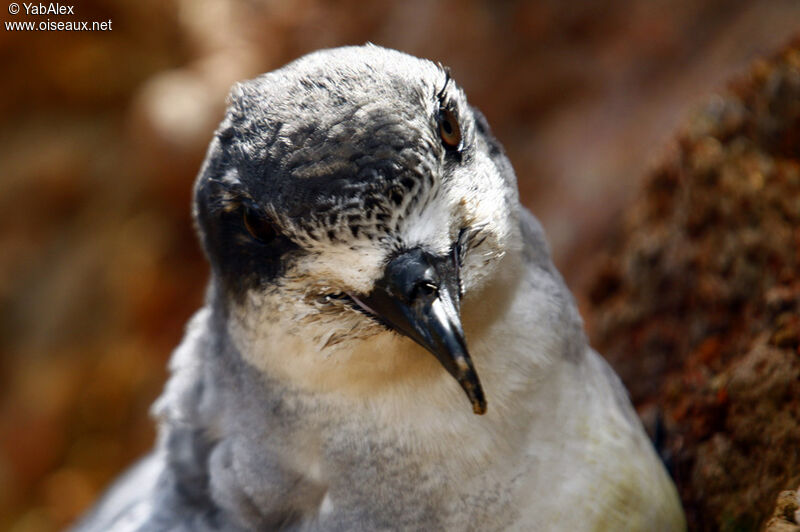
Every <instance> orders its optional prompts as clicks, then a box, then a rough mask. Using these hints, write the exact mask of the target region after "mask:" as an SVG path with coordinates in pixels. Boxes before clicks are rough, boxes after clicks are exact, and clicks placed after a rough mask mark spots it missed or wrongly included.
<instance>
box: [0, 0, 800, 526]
mask: <svg viewBox="0 0 800 532" xmlns="http://www.w3.org/2000/svg"><path fill="white" fill-rule="evenodd" d="M0 7H1V8H2V9H0V19H2V21H3V23H5V22H7V21H12V20H14V21H23V20H31V21H34V22H35V23H38V22H40V21H41V20H43V19H46V18H50V19H51V20H82V21H106V20H111V21H112V26H111V28H112V29H111V31H105V32H100V31H98V32H13V31H8V30H6V29H5V27H3V28H0V62H2V63H0V64H2V66H3V78H2V81H0V529H2V530H12V531H14V532H26V531H40V530H41V531H50V530H57V529H60V528H63V527H64V526H66V525H67V524H69V523H70V522H71V521H72V520H73V519H74V518H75V517H76V516H77V515H78V514H79V513H80V512H81V511H83V510H84V509H85V508H86V507H87V506H88V505H89V504H90V503H91V501H92V500H93V499H94V498H95V497H96V496H97V494H98V493H99V492H100V491H101V490H102V489H103V487H104V486H105V485H106V483H107V482H108V481H109V479H111V478H112V477H113V476H114V475H116V474H117V473H118V472H119V471H120V470H121V469H122V468H124V467H125V466H126V465H127V464H129V463H130V462H131V461H133V460H135V458H136V457H137V456H139V455H141V454H142V453H143V452H144V451H145V450H146V449H148V448H149V447H150V446H151V444H152V442H153V438H154V430H153V427H152V424H151V422H150V420H149V418H148V414H147V410H148V407H149V405H150V403H151V402H152V401H153V400H154V399H155V397H156V396H157V394H158V393H159V391H160V389H161V386H162V384H163V381H164V379H165V376H166V372H165V363H166V360H167V358H168V356H169V353H170V351H171V349H172V348H173V347H174V346H175V345H176V343H177V342H178V341H179V339H180V336H181V333H182V328H183V324H184V323H185V321H186V319H187V318H188V317H189V316H190V314H191V313H192V311H193V310H194V309H196V308H197V307H198V306H199V305H200V304H201V302H202V298H203V285H204V282H205V279H206V275H207V268H206V265H205V263H204V261H203V259H202V256H201V253H200V251H199V247H198V245H197V244H196V242H195V238H194V235H193V230H192V227H191V219H190V214H189V198H190V190H191V184H192V181H193V179H194V176H195V174H196V172H197V170H198V167H199V164H200V162H201V160H202V157H203V154H204V151H205V147H206V145H207V143H208V141H209V139H210V137H211V134H212V131H213V129H214V127H215V126H216V123H217V122H218V121H219V119H220V118H221V116H222V112H223V109H224V98H225V94H226V92H227V90H228V88H229V86H230V84H231V83H232V82H234V81H236V80H239V79H243V78H248V77H252V76H255V75H257V74H258V73H261V72H263V71H267V70H271V69H273V68H276V67H278V66H281V65H282V64H284V63H286V62H287V61H289V60H291V59H293V58H295V57H297V56H299V55H302V54H303V53H305V52H308V51H311V50H315V49H318V48H322V47H330V46H338V45H343V44H361V43H363V42H366V41H371V42H374V43H377V44H381V45H384V46H389V47H394V48H398V49H401V50H404V51H407V52H409V53H412V54H414V55H419V56H423V57H429V58H431V59H434V60H437V61H440V62H442V63H444V64H446V65H449V66H450V67H452V71H453V73H454V76H455V78H456V79H457V80H458V81H459V82H460V84H461V85H462V86H464V87H465V89H466V91H467V93H468V95H469V96H470V99H471V102H472V103H473V104H475V105H477V106H478V107H480V108H481V109H482V110H483V111H484V113H485V114H486V115H487V117H488V119H489V121H490V123H491V124H492V125H493V128H494V130H495V133H496V134H497V135H498V136H499V138H500V139H501V140H502V142H503V143H504V144H505V146H506V148H507V150H508V153H509V156H510V158H511V160H512V162H513V163H514V165H515V168H516V170H517V173H518V177H519V182H520V188H521V192H522V196H523V200H524V202H525V204H526V205H528V206H529V207H530V208H531V209H532V210H533V211H534V212H535V213H536V214H537V215H538V216H539V217H540V219H542V221H543V223H544V225H545V228H546V229H547V231H548V233H549V235H550V239H551V242H552V244H553V248H554V252H555V256H556V261H557V263H558V266H559V267H560V269H561V270H562V271H563V272H564V273H565V275H566V277H567V280H568V282H569V283H570V285H571V286H573V288H574V289H575V290H576V295H577V296H578V299H579V302H580V304H581V307H582V310H583V312H584V315H585V317H586V319H587V323H588V324H589V325H590V331H591V334H592V338H593V342H594V343H595V344H596V345H598V346H599V347H600V348H601V349H602V350H603V352H604V353H606V354H607V355H608V357H609V358H610V359H611V361H612V362H613V363H614V364H615V366H616V367H617V369H618V371H620V373H621V375H622V376H623V378H624V379H625V380H626V384H628V386H629V387H630V388H631V391H632V394H633V397H634V399H635V400H636V401H637V405H638V407H639V409H640V412H641V413H642V415H643V416H644V417H645V420H646V421H647V422H648V425H649V426H650V427H651V428H652V429H653V430H654V433H655V436H656V438H657V440H658V441H659V443H660V445H661V446H662V448H663V449H664V451H665V454H667V455H668V458H669V461H670V463H671V467H672V470H673V473H674V474H675V476H676V478H677V481H678V484H679V487H680V491H681V494H682V496H683V498H684V501H685V504H686V506H687V510H688V512H689V516H690V520H691V523H692V525H693V528H695V529H697V530H717V529H722V530H757V529H758V528H759V527H760V526H761V525H762V524H763V523H764V522H765V521H766V520H767V519H768V518H769V517H770V516H771V515H773V508H774V507H775V501H776V500H779V498H778V496H779V493H780V492H781V491H782V490H787V489H794V488H796V487H797V485H798V484H800V478H799V477H798V474H799V473H800V458H799V456H800V455H799V454H798V453H800V451H798V449H800V438H798V406H800V405H798V401H799V400H800V390H798V382H800V353H799V352H798V351H797V349H798V334H800V333H799V332H798V330H799V328H800V318H798V312H800V309H798V303H797V300H798V283H799V282H800V276H799V275H798V268H799V267H798V262H799V261H800V258H799V257H798V252H797V250H798V249H800V235H799V234H798V230H797V227H798V226H800V212H799V210H800V205H798V201H800V200H798V198H799V197H800V188H799V187H800V185H798V179H800V177H799V176H800V170H799V169H798V168H799V167H798V164H799V163H800V151H798V146H800V59H798V58H799V57H800V56H799V55H798V53H800V52H798V51H797V50H794V49H791V48H790V49H789V50H787V51H785V52H783V53H782V54H781V55H778V56H773V53H774V52H775V51H776V50H779V49H780V48H781V46H783V45H784V44H785V43H786V42H788V40H789V38H790V36H791V35H792V34H793V33H794V32H796V31H800V3H798V2H797V1H796V0H768V1H759V2H748V1H744V0H738V1H737V0H726V1H723V0H650V1H647V2H623V1H620V0H606V1H604V2H599V1H596V0H574V1H571V2H560V1H558V0H538V1H531V2H523V1H513V0H505V1H490V0H458V1H456V0H436V1H421V0H411V1H376V2H369V3H366V2H364V3H362V2H355V1H332V0H330V1H323V0H297V1H280V0H139V1H137V2H132V1H118V2H112V1H110V0H109V1H105V2H103V1H88V0H86V1H81V2H80V3H76V4H75V14H74V15H70V16H67V17H63V18H58V17H56V16H52V15H50V16H46V17H34V16H29V17H26V16H24V15H23V14H20V15H16V16H11V15H9V14H8V13H7V9H6V6H5V5H3V6H0ZM23 13H24V9H23ZM792 50H794V51H792ZM762 57H773V59H772V60H771V61H765V60H762V59H759V58H762ZM754 61H755V63H754ZM729 79H736V80H738V81H737V82H736V83H734V85H733V86H731V88H729V89H726V86H727V85H726V82H727V80H729ZM676 132H679V133H678V134H677V137H676V136H675V134H676ZM671 139H672V140H671ZM780 500H783V501H784V502H783V503H780V501H779V504H778V508H777V509H776V510H775V512H777V513H776V514H775V515H776V516H777V517H775V519H778V518H780V519H783V517H785V516H789V517H787V519H790V518H791V516H792V515H793V514H792V512H793V511H794V510H787V509H786V508H790V509H791V508H796V504H795V506H793V507H792V506H791V505H789V506H787V504H788V503H786V502H785V500H788V499H786V498H785V497H784V499H780ZM781 504H783V506H781ZM784 514H785V516H784ZM775 519H773V521H775ZM784 521H785V520H784ZM786 523H789V521H786ZM780 526H783V525H782V524H781V525H780ZM786 526H792V525H791V524H786Z"/></svg>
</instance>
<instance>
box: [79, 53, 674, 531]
mask: <svg viewBox="0 0 800 532" xmlns="http://www.w3.org/2000/svg"><path fill="white" fill-rule="evenodd" d="M194 217H195V221H196V225H197V229H198V232H199V235H200V240H201V242H202V245H203V248H204V250H205V253H206V256H207V257H208V260H209V262H210V264H211V279H210V282H209V285H208V290H207V296H206V301H205V305H204V306H203V307H202V308H201V309H200V310H199V311H198V312H197V313H196V314H195V316H194V317H193V318H192V320H191V321H190V323H189V325H188V328H187V332H186V335H185V338H184V339H183V341H182V343H181V344H180V346H179V347H178V348H177V349H176V351H175V353H174V355H173V357H172V362H171V364H170V370H171V377H170V379H169V382H168V383H167V385H166V387H165V390H164V392H163V394H162V396H161V397H160V399H159V400H158V402H157V403H156V405H155V406H154V413H155V416H156V418H157V419H158V422H159V437H158V442H157V445H156V447H155V449H154V450H153V451H152V453H151V454H150V455H148V456H147V457H145V458H144V459H143V460H142V461H140V462H139V463H138V464H137V465H136V466H134V467H133V468H132V469H131V470H130V471H129V472H128V473H127V474H125V475H124V476H123V477H122V478H121V479H119V480H118V481H117V482H116V484H115V485H114V486H113V487H112V488H111V489H110V491H109V492H108V493H107V494H106V495H105V497H104V498H103V499H102V500H101V501H100V502H99V504H98V505H97V507H96V508H95V509H94V510H92V511H91V512H90V513H89V514H88V515H87V516H86V517H85V518H84V520H83V521H82V522H80V523H79V524H78V525H77V530H81V531H122V530H137V531H162V530H185V531H189V530H192V531H195V530H197V531H205V530H209V531H210V530H216V531H221V530H226V531H227V530H237V531H238V530H297V531H317V530H320V531H322V530H324V531H328V530H331V531H362V530H363V531H378V530H448V531H449V530H454V531H461V530H476V531H491V530H526V531H530V530H534V531H535V530H543V531H551V530H564V531H576V530H608V531H621V530H636V531H639V530H641V531H679V530H684V529H685V527H686V525H685V521H684V517H683V512H682V509H681V505H680V502H679V499H678V496H677V493H676V490H675V487H674V485H673V484H672V481H671V480H670V478H669V475H668V474H667V472H666V470H665V468H664V467H663V465H662V463H661V461H660V459H659V457H658V456H657V454H656V452H655V451H654V449H653V447H652V445H651V443H650V441H649V440H648V438H647V436H646V435H645V432H644V430H643V428H642V425H641V423H640V421H639V419H638V417H637V415H636V413H635V412H634V410H633V408H632V406H631V404H630V401H629V399H628V396H627V394H626V392H625V390H624V388H623V386H622V385H621V383H620V381H619V379H618V378H617V376H616V375H615V374H614V373H613V371H612V370H611V369H610V368H609V366H608V365H607V364H606V362H605V361H604V360H603V358H601V357H600V356H599V355H598V354H597V353H596V352H595V351H594V350H593V349H592V348H591V347H590V346H589V345H588V344H587V340H586V335H585V333H584V331H583V325H582V322H581V319H580V317H579V315H578V312H577V309H576V305H575V302H574V300H573V297H572V295H571V294H570V291H569V290H568V288H567V287H566V286H565V284H564V282H563V280H562V278H561V276H560V275H559V273H558V272H557V271H556V269H555V267H554V266H553V264H552V262H551V258H550V253H549V250H548V245H547V243H546V241H545V237H544V234H543V231H542V228H541V226H540V225H539V223H538V222H537V220H536V219H535V218H534V217H533V216H532V215H531V214H530V213H529V212H528V211H527V210H526V209H525V208H523V207H522V206H521V205H520V202H519V197H518V192H517V184H516V177H515V175H514V171H513V169H512V167H511V164H510V163H509V160H508V159H507V158H506V155H505V153H504V151H503V148H502V146H501V145H500V143H499V142H498V140H497V139H496V138H495V137H494V136H493V135H492V133H491V131H490V129H489V126H488V124H487V122H486V119H485V118H484V117H483V115H482V114H481V113H480V112H479V111H478V110H477V109H475V108H474V107H471V106H470V105H469V104H468V103H467V99H466V97H465V95H464V92H463V90H462V89H461V88H460V87H459V86H458V84H457V83H456V82H455V80H454V79H453V78H451V76H450V74H449V72H448V70H447V69H445V68H443V67H441V66H440V65H438V64H436V63H433V62H431V61H427V60H421V59H417V58H415V57H412V56H409V55H406V54H404V53H401V52H397V51H393V50H388V49H384V48H381V47H378V46H373V45H367V46H358V47H346V48H338V49H332V50H322V51H319V52H316V53H312V54H310V55H307V56H305V57H302V58H300V59H298V60H296V61H294V62H292V63H290V64H288V65H286V66H285V67H283V68H280V69H278V70H276V71H274V72H270V73H268V74H264V75H262V76H259V77H257V78H255V79H253V80H250V81H246V82H243V83H239V84H236V85H235V86H234V87H233V89H232V90H231V92H230V96H229V101H228V109H227V113H226V115H225V118H224V120H223V121H222V123H221V124H220V126H219V128H218V129H217V131H216V132H215V134H214V138H213V140H212V141H211V144H210V146H209V148H208V153H207V156H206V159H205V162H204V163H203V165H202V168H201V170H200V173H199V175H198V178H197V182H196V185H195V188H194Z"/></svg>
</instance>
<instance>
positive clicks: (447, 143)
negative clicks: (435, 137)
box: [439, 107, 461, 150]
mask: <svg viewBox="0 0 800 532" xmlns="http://www.w3.org/2000/svg"><path fill="white" fill-rule="evenodd" d="M439 137H440V138H441V139H442V144H444V147H445V148H447V149H448V150H458V149H459V148H461V127H460V126H459V125H458V119H457V118H456V114H455V113H454V112H453V111H452V109H448V108H447V107H442V108H440V109H439Z"/></svg>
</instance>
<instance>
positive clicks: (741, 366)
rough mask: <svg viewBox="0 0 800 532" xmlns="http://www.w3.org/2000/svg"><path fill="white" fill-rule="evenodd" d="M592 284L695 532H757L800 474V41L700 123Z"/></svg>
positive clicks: (620, 366)
mask: <svg viewBox="0 0 800 532" xmlns="http://www.w3.org/2000/svg"><path fill="white" fill-rule="evenodd" d="M627 214H628V216H627V218H626V222H625V224H624V227H623V228H622V229H621V230H620V231H619V232H618V233H617V234H616V236H615V242H614V245H613V251H611V252H609V253H608V254H607V256H606V257H605V258H604V259H602V260H601V261H600V268H599V273H596V274H595V276H594V279H593V282H592V283H591V285H590V289H589V291H588V298H589V300H590V303H589V307H590V311H589V316H590V318H591V319H590V322H591V336H592V338H593V341H594V344H595V345H596V346H597V347H598V348H599V349H600V350H601V351H602V352H603V353H604V354H605V355H606V356H607V357H608V358H609V360H610V361H611V362H612V364H613V365H614V367H615V368H616V369H617V371H618V372H619V373H620V375H621V376H622V378H623V380H624V381H625V383H626V384H627V386H628V388H629V390H630V392H631V394H632V397H633V399H634V401H635V402H636V404H637V405H638V406H639V408H640V410H642V411H644V412H648V413H649V415H650V416H651V417H652V414H653V412H654V411H656V410H657V409H660V410H661V412H662V416H661V417H662V418H663V446H664V451H665V453H666V455H667V456H668V457H669V461H670V463H671V466H672V470H673V473H674V475H675V477H676V481H677V484H678V488H679V491H680V494H681V497H682V499H683V502H684V505H685V507H686V510H687V513H688V517H689V523H690V525H691V528H692V529H694V530H723V531H726V530H727V531H733V530H755V529H757V528H758V527H759V526H761V525H762V524H763V522H764V521H765V519H766V518H767V517H769V516H770V513H771V509H772V507H773V505H774V501H775V499H776V497H777V495H778V493H779V492H781V491H782V490H786V489H790V488H793V487H796V486H797V485H798V483H800V40H798V41H796V42H795V43H794V44H793V45H791V46H789V47H787V48H786V49H785V50H784V51H783V52H781V53H780V54H779V55H778V56H776V57H775V58H774V59H772V60H769V61H767V60H764V61H759V62H757V63H756V64H755V65H754V67H753V68H752V70H751V71H750V73H749V74H748V75H747V76H744V77H742V78H741V79H739V80H738V81H736V82H735V83H734V84H732V86H731V88H730V90H729V92H728V93H727V94H725V95H723V96H721V97H719V98H716V99H714V100H712V101H711V102H710V103H709V104H708V105H707V106H706V107H705V108H704V109H703V110H702V111H701V112H699V113H698V114H696V115H695V116H693V118H692V119H691V120H690V121H689V123H688V125H687V127H686V128H685V130H684V131H683V132H682V133H681V134H680V135H679V140H678V148H677V149H676V150H675V152H674V153H672V154H671V155H669V156H668V157H667V158H666V161H665V162H664V163H663V164H661V165H660V166H659V167H658V168H657V169H655V170H654V171H653V172H652V173H651V174H650V176H649V178H648V179H647V181H646V184H645V188H644V192H643V193H642V194H641V195H640V197H639V198H638V199H636V200H635V202H634V203H633V204H632V205H631V206H630V207H629V208H628V211H627Z"/></svg>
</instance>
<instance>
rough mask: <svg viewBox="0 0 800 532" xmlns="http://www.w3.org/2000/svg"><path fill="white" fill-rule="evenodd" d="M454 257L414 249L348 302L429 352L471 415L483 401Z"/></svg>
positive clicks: (483, 406)
mask: <svg viewBox="0 0 800 532" xmlns="http://www.w3.org/2000/svg"><path fill="white" fill-rule="evenodd" d="M459 283H460V281H459V265H458V259H457V257H456V256H455V254H451V255H448V256H444V257H438V256H434V255H432V254H430V253H427V252H425V251H423V250H422V249H420V248H415V249H412V250H410V251H406V252H405V253H402V254H400V255H398V256H397V257H395V258H394V259H392V261H391V262H389V264H388V265H387V266H386V270H385V271H384V275H383V277H382V278H381V279H380V280H379V281H378V282H377V283H375V287H374V288H373V290H372V292H370V293H369V294H367V295H366V296H353V295H352V294H350V297H351V298H352V299H353V300H354V301H355V302H356V303H357V304H358V305H360V306H361V307H362V308H364V309H365V310H366V311H368V312H369V313H370V314H372V315H374V316H376V317H377V318H378V319H380V320H381V321H383V322H384V323H385V324H386V325H388V326H389V327H390V328H392V329H394V330H395V331H397V332H399V333H401V334H404V335H406V336H408V337H409V338H411V339H412V340H414V341H415V342H417V343H418V344H419V345H421V346H422V347H424V348H425V349H427V350H428V351H430V352H431V353H433V354H434V355H435V356H436V358H438V359H439V362H441V363H442V365H443V366H444V367H445V369H446V370H447V371H448V372H449V373H450V375H452V376H453V377H454V378H455V379H456V380H457V381H458V383H459V384H460V385H461V387H462V388H463V389H464V392H466V394H467V397H469V400H470V402H471V403H472V410H473V411H474V412H475V413H476V414H484V413H486V399H485V398H484V395H483V388H481V382H480V380H479V379H478V374H477V373H476V372H475V368H474V367H473V365H472V359H471V358H470V356H469V352H468V351H467V345H466V342H465V341H464V329H463V328H462V326H461V318H460V316H459V310H460V303H461V295H460V285H459Z"/></svg>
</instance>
